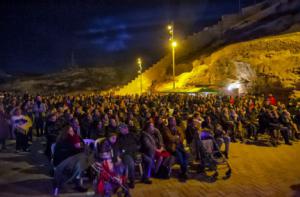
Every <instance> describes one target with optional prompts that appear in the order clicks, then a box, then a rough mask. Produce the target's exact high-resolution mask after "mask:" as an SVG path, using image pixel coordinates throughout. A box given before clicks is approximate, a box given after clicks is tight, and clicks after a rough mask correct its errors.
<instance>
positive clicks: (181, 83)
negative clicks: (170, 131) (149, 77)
mask: <svg viewBox="0 0 300 197" xmlns="http://www.w3.org/2000/svg"><path fill="white" fill-rule="evenodd" d="M192 65H193V69H192V71H190V72H185V73H182V74H181V75H179V76H177V77H176V84H177V85H176V86H177V88H178V89H181V90H187V91H191V90H193V89H195V87H197V86H199V85H203V84H207V85H212V86H216V87H222V86H223V87H227V85H228V84H230V83H233V82H236V81H239V82H240V83H241V84H242V85H244V86H245V88H247V89H248V90H249V91H255V92H267V91H270V90H275V89H277V88H279V89H289V88H299V84H300V33H291V34H285V35H280V36H270V37H265V38H261V39H256V40H253V41H248V42H241V43H236V44H232V45H229V46H226V47H224V48H222V49H220V50H218V51H216V52H214V53H212V54H211V55H210V56H208V57H205V58H201V57H200V58H199V59H196V60H194V61H193V62H192ZM171 89H172V81H169V82H167V81H165V82H163V83H160V84H158V85H157V87H156V90H157V91H170V90H171Z"/></svg>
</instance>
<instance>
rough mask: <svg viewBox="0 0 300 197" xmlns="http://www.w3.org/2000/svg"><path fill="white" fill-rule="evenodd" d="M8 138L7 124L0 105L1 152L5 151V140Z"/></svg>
mask: <svg viewBox="0 0 300 197" xmlns="http://www.w3.org/2000/svg"><path fill="white" fill-rule="evenodd" d="M8 136H9V123H8V119H7V116H6V114H5V110H4V107H3V105H0V143H1V144H2V147H1V150H5V149H6V146H5V140H6V139H7V138H8Z"/></svg>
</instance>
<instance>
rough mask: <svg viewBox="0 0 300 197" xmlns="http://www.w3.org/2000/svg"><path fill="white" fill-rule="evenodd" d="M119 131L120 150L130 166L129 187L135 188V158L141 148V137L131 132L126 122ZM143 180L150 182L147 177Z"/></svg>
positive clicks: (125, 161) (126, 163) (121, 155)
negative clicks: (138, 137)
mask: <svg viewBox="0 0 300 197" xmlns="http://www.w3.org/2000/svg"><path fill="white" fill-rule="evenodd" d="M119 131H120V134H119V136H118V140H117V146H118V149H119V150H120V157H121V159H122V161H123V163H124V165H125V166H126V167H127V168H128V179H129V187H130V188H134V180H135V160H136V158H137V156H138V154H139V153H138V151H139V149H140V145H139V139H137V137H136V136H135V135H134V134H133V133H130V132H129V129H128V126H127V125H126V124H124V123H121V124H120V125H119ZM147 165H149V164H147ZM143 178H144V177H143ZM143 182H145V183H149V181H148V180H146V179H143Z"/></svg>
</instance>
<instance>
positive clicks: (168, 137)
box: [162, 117, 188, 181]
mask: <svg viewBox="0 0 300 197" xmlns="http://www.w3.org/2000/svg"><path fill="white" fill-rule="evenodd" d="M162 136H163V139H164V142H165V145H166V150H167V151H168V152H170V153H171V154H172V155H173V156H174V157H175V158H176V160H177V162H178V163H179V165H180V168H181V174H180V175H179V178H180V179H182V180H183V181H185V180H186V179H187V178H188V177H187V168H188V158H187V153H186V151H185V149H184V145H183V140H184V136H183V132H182V131H181V130H180V128H178V127H177V125H176V119H175V118H174V117H169V118H168V126H167V127H164V128H163V130H162Z"/></svg>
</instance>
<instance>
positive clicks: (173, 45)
mask: <svg viewBox="0 0 300 197" xmlns="http://www.w3.org/2000/svg"><path fill="white" fill-rule="evenodd" d="M176 46H177V42H176V41H173V42H172V60H173V90H175V48H176Z"/></svg>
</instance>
